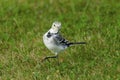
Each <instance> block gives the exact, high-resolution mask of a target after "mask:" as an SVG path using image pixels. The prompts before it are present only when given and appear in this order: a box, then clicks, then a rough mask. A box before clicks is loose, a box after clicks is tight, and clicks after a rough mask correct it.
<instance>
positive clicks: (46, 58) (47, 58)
mask: <svg viewBox="0 0 120 80" xmlns="http://www.w3.org/2000/svg"><path fill="white" fill-rule="evenodd" d="M49 58H58V56H47V57H45V58H43V59H42V60H41V62H43V61H45V60H48V61H49ZM49 62H50V61H49Z"/></svg>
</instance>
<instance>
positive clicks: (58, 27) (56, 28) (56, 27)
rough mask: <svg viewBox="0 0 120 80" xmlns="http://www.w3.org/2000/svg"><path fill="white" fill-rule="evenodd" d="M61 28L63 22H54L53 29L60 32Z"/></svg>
mask: <svg viewBox="0 0 120 80" xmlns="http://www.w3.org/2000/svg"><path fill="white" fill-rule="evenodd" d="M60 28H61V22H57V21H55V22H53V24H52V29H54V30H57V31H58V30H59V29H60Z"/></svg>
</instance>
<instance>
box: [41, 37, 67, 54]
mask: <svg viewBox="0 0 120 80" xmlns="http://www.w3.org/2000/svg"><path fill="white" fill-rule="evenodd" d="M43 42H44V44H45V46H46V47H47V48H48V49H49V50H51V51H52V52H53V53H55V54H58V53H59V52H61V51H63V50H64V49H65V47H63V46H62V45H58V44H56V42H55V41H54V39H53V38H52V37H50V38H48V37H46V36H45V35H44V36H43Z"/></svg>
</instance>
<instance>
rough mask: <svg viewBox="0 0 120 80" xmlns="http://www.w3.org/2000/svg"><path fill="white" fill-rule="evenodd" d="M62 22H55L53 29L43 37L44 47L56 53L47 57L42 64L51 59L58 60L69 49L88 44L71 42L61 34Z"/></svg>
mask: <svg viewBox="0 0 120 80" xmlns="http://www.w3.org/2000/svg"><path fill="white" fill-rule="evenodd" d="M60 29H61V22H59V21H55V22H53V23H52V26H51V28H50V29H49V30H48V31H47V32H46V33H45V34H44V35H43V43H44V45H45V46H46V47H47V48H48V49H49V50H50V51H51V52H52V53H54V56H46V57H44V58H43V59H42V62H43V61H45V60H48V59H49V58H58V54H59V53H60V52H62V51H64V50H65V49H67V48H68V47H70V46H72V45H77V44H86V42H70V41H68V40H67V39H65V38H64V37H62V35H61V33H60Z"/></svg>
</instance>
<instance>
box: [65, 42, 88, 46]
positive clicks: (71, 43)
mask: <svg viewBox="0 0 120 80" xmlns="http://www.w3.org/2000/svg"><path fill="white" fill-rule="evenodd" d="M74 44H87V43H86V42H70V43H68V44H67V45H68V46H71V45H74Z"/></svg>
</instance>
